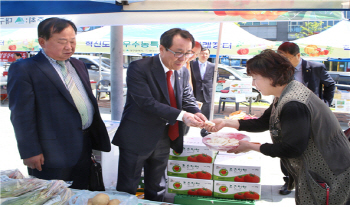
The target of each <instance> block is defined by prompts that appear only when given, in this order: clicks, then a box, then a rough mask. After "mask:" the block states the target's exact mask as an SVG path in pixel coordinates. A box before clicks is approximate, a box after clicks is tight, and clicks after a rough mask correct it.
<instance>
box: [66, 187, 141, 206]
mask: <svg viewBox="0 0 350 207" xmlns="http://www.w3.org/2000/svg"><path fill="white" fill-rule="evenodd" d="M68 204H69V205H137V204H138V199H137V197H136V196H135V195H130V194H128V193H125V192H118V191H104V192H99V191H88V190H81V191H79V192H77V193H76V194H75V195H74V196H72V197H71V198H70V199H69V203H68Z"/></svg>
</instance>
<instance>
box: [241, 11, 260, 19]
mask: <svg viewBox="0 0 350 207" xmlns="http://www.w3.org/2000/svg"><path fill="white" fill-rule="evenodd" d="M259 13H260V12H259V11H245V13H243V14H241V17H242V18H244V19H253V18H254V17H255V16H256V15H257V14H259Z"/></svg>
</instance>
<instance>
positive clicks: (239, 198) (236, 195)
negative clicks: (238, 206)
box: [233, 193, 245, 200]
mask: <svg viewBox="0 0 350 207" xmlns="http://www.w3.org/2000/svg"><path fill="white" fill-rule="evenodd" d="M233 197H234V199H238V200H244V199H245V198H244V193H235V194H234V195H233Z"/></svg>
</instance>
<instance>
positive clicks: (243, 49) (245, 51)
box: [241, 48, 249, 55]
mask: <svg viewBox="0 0 350 207" xmlns="http://www.w3.org/2000/svg"><path fill="white" fill-rule="evenodd" d="M241 53H242V55H246V54H248V53H249V49H248V48H242V51H241Z"/></svg>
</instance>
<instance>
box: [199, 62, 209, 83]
mask: <svg viewBox="0 0 350 207" xmlns="http://www.w3.org/2000/svg"><path fill="white" fill-rule="evenodd" d="M198 65H199V71H200V72H201V78H202V80H203V79H204V74H205V71H206V69H207V61H205V62H204V63H202V62H201V61H199V60H198Z"/></svg>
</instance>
